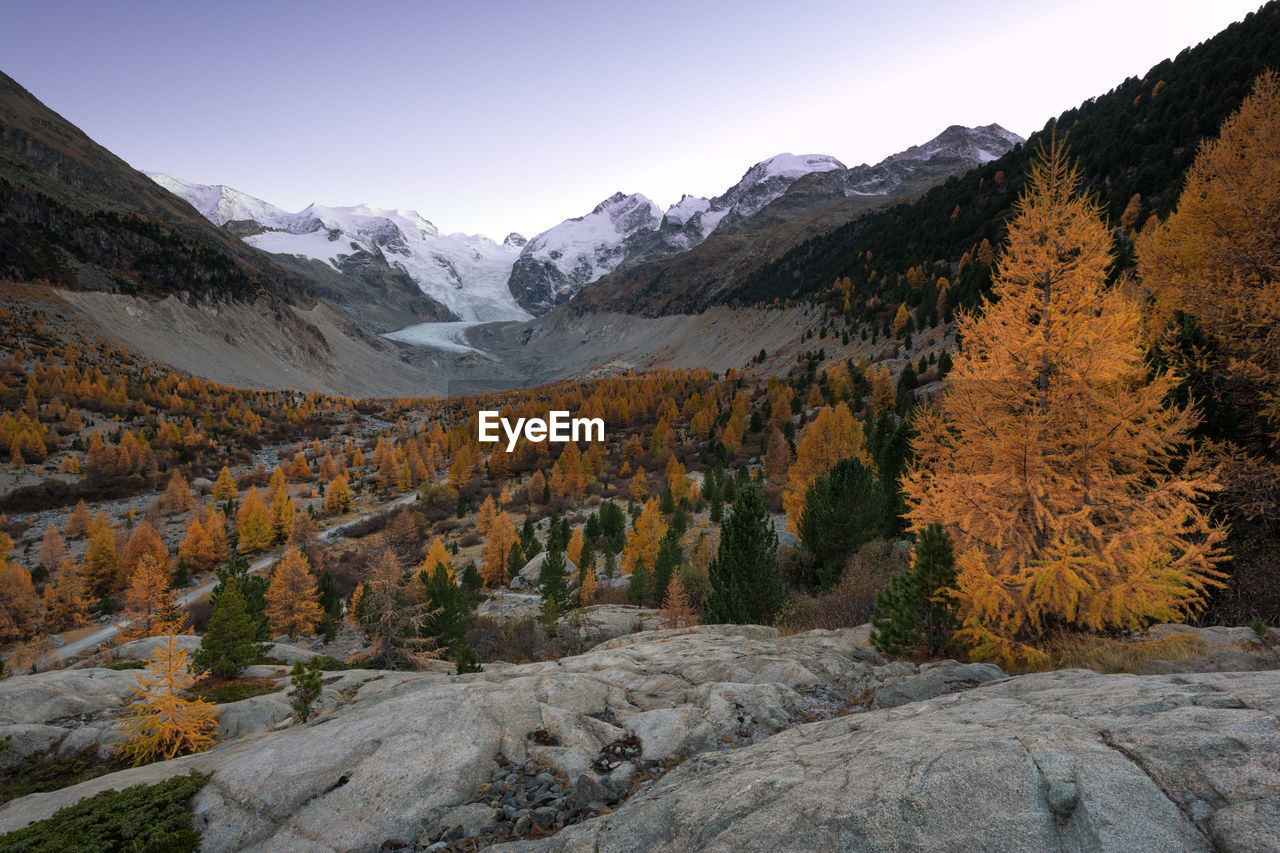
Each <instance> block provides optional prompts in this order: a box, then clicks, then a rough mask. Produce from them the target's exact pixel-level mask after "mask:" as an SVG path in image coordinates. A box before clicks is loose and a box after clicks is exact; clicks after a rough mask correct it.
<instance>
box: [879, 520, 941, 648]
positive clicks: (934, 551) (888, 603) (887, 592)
mask: <svg viewBox="0 0 1280 853" xmlns="http://www.w3.org/2000/svg"><path fill="white" fill-rule="evenodd" d="M955 582H956V561H955V555H954V554H953V553H952V548H951V537H950V536H948V535H947V532H946V531H945V530H943V529H942V526H941V525H939V524H930V525H929V526H928V527H926V528H925V529H924V530H922V531H921V532H920V538H919V540H918V541H917V542H916V548H915V560H914V562H913V563H912V566H911V568H910V569H908V570H907V571H905V572H899V573H897V574H895V575H894V576H893V577H892V578H891V579H890V581H889V584H888V585H887V586H885V587H883V588H882V589H880V590H879V591H878V592H877V593H876V610H878V611H880V613H882V614H883V615H884V618H880V617H876V616H873V617H871V642H872V644H873V645H875V647H876V648H877V649H879V650H880V651H882V652H884V653H886V654H900V653H902V652H903V651H904V650H908V649H912V648H915V647H919V648H921V650H922V651H924V653H925V654H928V655H937V654H938V653H939V652H941V651H942V649H943V648H944V647H945V646H946V644H947V640H948V638H949V635H950V633H951V631H952V630H953V629H954V628H955V626H956V621H955V617H954V616H953V615H952V604H951V600H950V597H949V596H948V594H947V592H946V590H948V589H950V588H951V587H952V586H953V585H954V584H955Z"/></svg>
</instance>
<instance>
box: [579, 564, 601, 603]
mask: <svg viewBox="0 0 1280 853" xmlns="http://www.w3.org/2000/svg"><path fill="white" fill-rule="evenodd" d="M579 572H580V577H581V578H582V584H581V587H580V588H579V590H578V606H579V607H586V606H587V605H588V604H590V603H591V602H592V601H595V598H596V589H597V583H596V567H595V566H582V567H580V568H579Z"/></svg>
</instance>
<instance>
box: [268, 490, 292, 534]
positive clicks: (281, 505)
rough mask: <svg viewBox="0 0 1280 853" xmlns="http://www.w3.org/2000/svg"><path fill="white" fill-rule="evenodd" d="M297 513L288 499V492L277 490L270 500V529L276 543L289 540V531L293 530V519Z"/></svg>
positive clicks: (290, 499)
mask: <svg viewBox="0 0 1280 853" xmlns="http://www.w3.org/2000/svg"><path fill="white" fill-rule="evenodd" d="M297 512H298V511H297V509H296V508H295V507H294V505H293V498H291V497H289V490H288V489H286V488H280V489H277V490H276V493H275V495H273V496H272V498H271V529H272V530H273V531H274V532H275V536H276V540H277V541H280V542H283V541H284V540H286V539H288V538H289V531H290V530H292V529H293V517H294V516H295V515H297Z"/></svg>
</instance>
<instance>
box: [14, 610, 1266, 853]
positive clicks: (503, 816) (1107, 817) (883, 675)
mask: <svg viewBox="0 0 1280 853" xmlns="http://www.w3.org/2000/svg"><path fill="white" fill-rule="evenodd" d="M859 633H860V632H859V631H857V629H849V630H843V631H810V632H807V633H804V634H798V635H794V636H790V637H784V636H781V635H780V634H779V633H778V632H777V631H775V630H773V629H771V628H763V627H758V626H714V627H709V626H699V627H696V628H689V629H675V630H664V631H649V632H645V633H641V634H633V635H629V636H620V637H617V638H614V639H611V640H608V641H605V642H603V643H601V644H600V645H599V646H597V647H595V648H594V649H592V650H591V651H589V652H587V653H585V654H582V655H578V656H575V657H569V658H563V659H560V660H557V661H548V662H542V663H534V664H526V665H520V666H506V667H494V668H492V669H491V670H490V671H486V672H483V673H474V674H469V675H464V676H456V675H451V674H448V673H446V672H412V673H409V672H377V671H372V670H370V671H348V672H341V673H330V674H327V675H326V678H325V681H326V684H325V688H324V695H323V697H322V700H321V702H320V703H319V704H320V707H321V714H320V716H319V717H318V718H317V719H315V720H313V721H311V722H310V723H307V724H305V725H297V724H290V723H289V722H288V721H287V720H283V719H281V718H278V716H277V715H279V714H282V713H283V711H284V707H285V706H284V705H283V704H282V703H283V700H284V696H283V694H272V695H270V696H262V697H255V698H254V699H251V700H245V701H244V702H242V703H235V705H232V706H226V709H227V711H230V712H231V713H230V714H229V715H228V717H226V718H225V722H226V723H227V726H228V732H227V734H228V738H227V739H226V740H224V741H222V742H221V743H219V744H218V745H217V746H215V747H214V749H212V750H210V751H209V752H206V753H202V754H199V755H194V756H188V757H185V758H181V759H176V760H174V761H169V762H163V763H159V764H154V765H150V766H146V767H141V768H136V769H132V770H126V771H122V772H119V773H114V774H111V775H109V776H104V777H100V778H98V779H94V780H91V781H88V782H85V783H81V784H80V785H76V786H73V787H70V788H66V789H64V790H61V791H54V792H50V793H45V794H34V795H30V796H28V797H25V798H22V799H20V800H15V801H13V802H10V803H8V804H7V805H5V806H4V807H2V808H0V833H3V832H6V831H9V830H12V829H16V828H18V827H21V826H25V825H27V824H29V823H30V822H32V821H35V820H39V819H41V818H44V817H47V816H49V815H50V814H52V812H53V811H55V810H56V809H57V808H60V807H62V806H65V805H68V804H71V803H74V802H76V801H78V800H79V799H81V798H83V797H86V796H90V795H92V794H94V793H97V792H98V791H101V790H105V789H107V788H121V787H125V786H127V785H132V784H138V783H141V782H148V783H151V782H156V781H159V780H162V779H164V778H168V777H170V776H173V775H177V774H181V773H185V772H187V770H189V769H191V768H196V769H200V770H203V771H207V772H211V773H212V777H211V779H210V782H209V783H208V784H207V785H206V787H205V788H204V789H203V790H202V791H201V792H200V793H199V794H198V795H197V796H196V797H195V799H194V801H193V808H194V811H195V815H196V817H195V820H196V822H197V824H198V825H199V826H200V827H201V829H202V830H203V833H204V842H203V849H205V850H209V851H220V850H262V851H266V850H272V851H275V850H284V851H288V850H307V851H311V850H377V849H379V848H380V847H382V846H383V845H384V844H386V845H388V847H387V848H386V849H394V848H399V847H407V848H412V847H414V846H415V845H416V846H417V847H419V848H420V849H433V850H448V849H474V846H475V843H476V839H472V840H471V841H468V840H467V839H468V838H469V837H471V836H473V835H475V834H476V833H481V838H483V839H484V843H486V844H494V843H497V844H499V845H500V846H499V847H498V848H495V849H501V844H502V843H503V842H508V839H522V840H516V841H510V842H508V843H509V845H510V846H508V847H506V849H511V850H539V851H541V850H548V851H550V850H566V851H578V850H583V851H585V850H596V849H599V850H602V851H604V850H794V849H815V850H816V849H823V850H827V849H830V850H842V849H847V850H861V849H867V850H872V849H899V848H919V849H960V848H966V849H974V845H975V844H977V845H978V847H982V846H983V845H985V846H986V847H987V848H989V849H1043V848H1063V849H1078V850H1093V849H1103V850H1107V849H1113V850H1126V851H1128V850H1142V849H1161V850H1193V849H1213V848H1214V847H1215V846H1216V847H1217V848H1219V849H1225V850H1237V849H1238V850H1248V849H1268V848H1271V849H1274V848H1275V847H1276V846H1277V845H1278V844H1280V836H1277V834H1276V833H1277V830H1276V827H1278V826H1280V821H1277V820H1276V818H1277V816H1278V815H1277V813H1276V806H1275V804H1276V803H1277V802H1278V801H1280V764H1278V762H1277V760H1276V759H1277V753H1278V752H1280V731H1278V729H1280V722H1278V714H1277V712H1280V672H1260V673H1223V674H1197V675H1156V676H1101V675H1097V674H1095V673H1092V672H1088V671H1083V670H1077V671H1063V672H1057V673H1047V674H1040V675H1032V676H1024V677H1020V678H1008V677H1006V676H1005V675H1004V673H1002V672H1001V671H1000V670H998V669H997V668H995V667H991V666H986V665H975V664H960V663H957V662H955V661H942V662H938V663H934V664H926V665H923V666H916V665H913V664H910V663H905V662H888V661H886V660H884V659H883V658H882V657H881V656H880V655H878V654H877V653H876V652H874V651H873V650H871V649H868V648H866V647H865V646H863V645H860V644H859V643H858V642H855V638H859V637H858V635H859ZM87 672H93V671H92V670H90V671H87ZM123 674H128V673H123ZM46 675H48V674H46ZM23 678H35V676H24V677H19V678H17V679H11V682H12V681H21V680H22V679H23ZM8 683H10V682H6V684H8ZM237 705H238V706H241V707H236V706H237ZM0 707H3V705H0ZM224 713H225V712H224ZM31 716H32V714H30V713H28V714H26V717H28V718H29V717H31ZM15 722H16V721H15ZM41 722H42V721H35V720H31V721H30V723H31V724H41ZM43 723H45V724H47V721H43ZM233 727H234V729H235V731H234V733H233V732H232V731H231V729H232V728H233ZM38 734H39V733H38V732H33V733H32V736H33V737H37V736H38ZM672 768H674V769H672ZM667 771H670V772H667ZM663 774H666V775H663ZM615 808H616V811H611V810H613V809H615ZM546 833H555V834H553V835H551V837H549V838H545V839H541V840H537V841H534V840H532V839H533V838H534V837H535V836H537V835H540V834H546ZM468 844H470V845H471V846H469V847H468V846H467V845H468Z"/></svg>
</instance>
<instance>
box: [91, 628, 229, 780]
mask: <svg viewBox="0 0 1280 853" xmlns="http://www.w3.org/2000/svg"><path fill="white" fill-rule="evenodd" d="M147 664H148V666H147V668H146V670H144V671H143V672H141V673H139V674H138V687H137V688H135V690H134V693H135V694H136V695H137V699H138V701H137V702H136V703H135V704H134V705H133V706H132V707H131V709H130V711H129V713H128V714H126V715H125V716H124V717H122V718H121V724H122V727H123V730H124V735H125V741H124V742H123V743H120V744H118V745H117V746H116V754H117V755H119V756H120V757H121V758H123V759H124V760H125V761H127V762H129V763H130V764H132V765H134V766H135V767H137V766H140V765H143V764H149V763H150V762H152V761H167V760H168V759H170V758H175V757H177V756H179V755H185V754H187V753H191V752H203V751H204V750H206V749H208V748H209V747H210V746H212V745H213V733H214V731H215V730H216V729H217V727H218V708H217V707H216V706H215V705H212V704H211V703H209V702H206V701H205V700H203V699H194V700H191V699H184V698H183V696H182V694H183V693H184V692H185V691H186V690H187V688H188V687H190V686H191V685H192V684H194V683H195V680H196V679H195V676H193V675H192V674H191V673H190V672H189V671H188V669H187V652H186V650H185V649H183V648H181V647H180V646H178V645H177V643H176V641H175V639H174V637H173V636H172V635H170V636H169V637H168V638H167V639H166V640H165V642H164V644H163V645H161V646H160V647H158V648H157V649H156V651H155V653H154V657H152V659H151V660H149V661H147Z"/></svg>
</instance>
